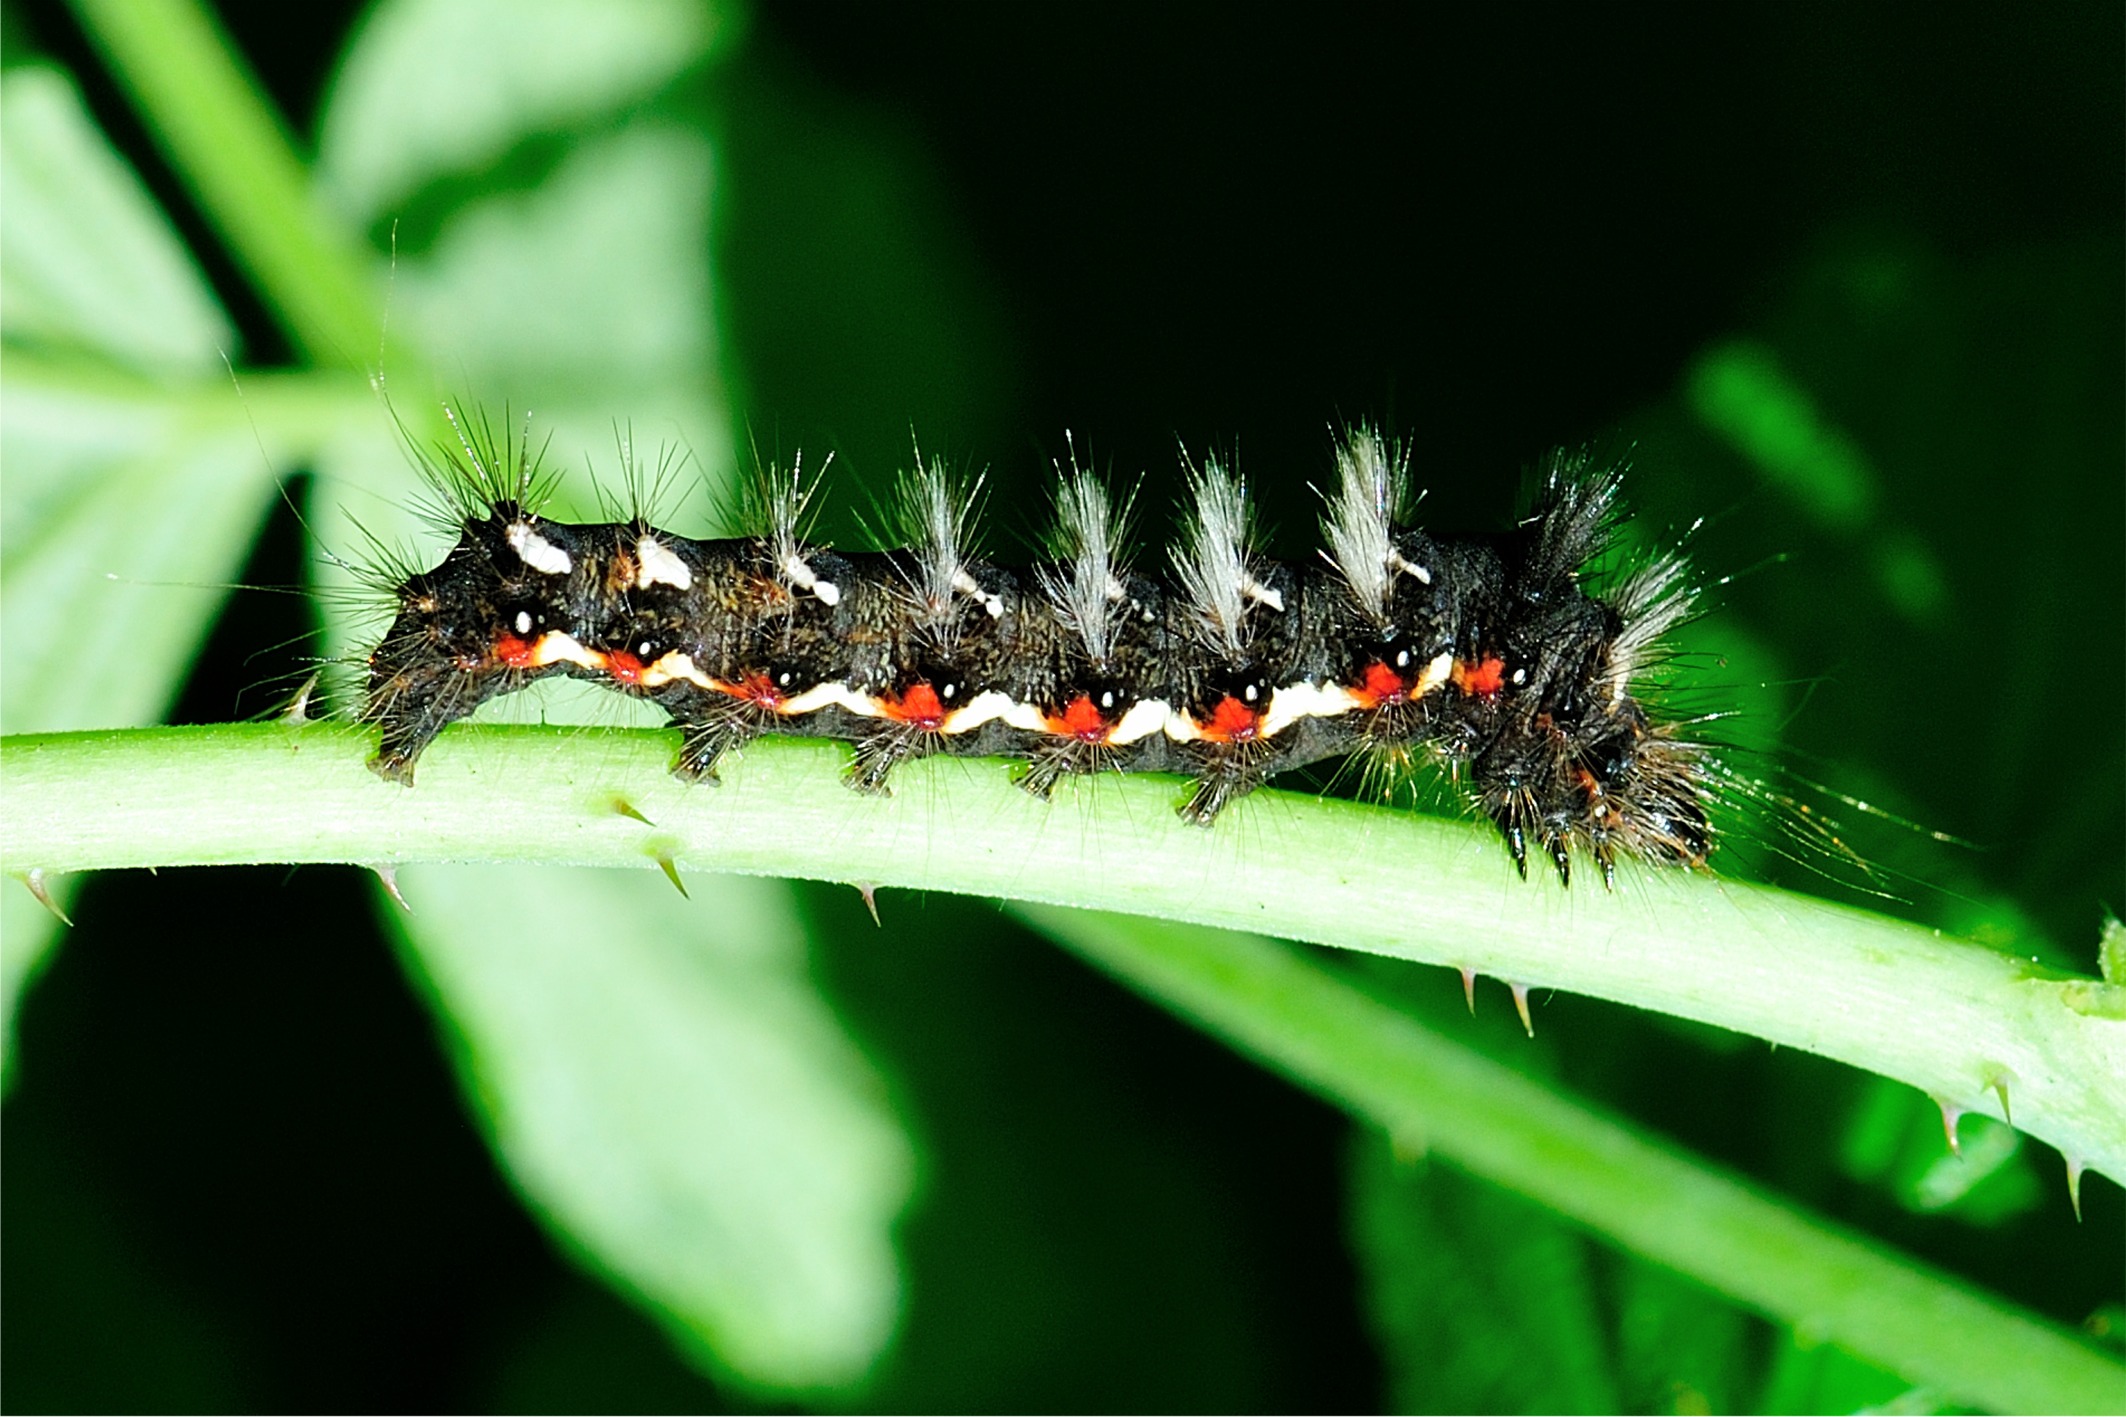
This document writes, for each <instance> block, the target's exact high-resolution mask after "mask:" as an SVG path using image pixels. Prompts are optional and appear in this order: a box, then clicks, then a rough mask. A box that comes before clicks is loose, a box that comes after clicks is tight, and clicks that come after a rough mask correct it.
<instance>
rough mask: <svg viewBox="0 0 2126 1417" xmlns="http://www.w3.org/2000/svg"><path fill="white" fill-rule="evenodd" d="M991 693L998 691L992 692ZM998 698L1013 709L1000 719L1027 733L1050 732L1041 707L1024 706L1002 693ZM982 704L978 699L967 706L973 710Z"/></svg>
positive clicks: (1008, 710) (1005, 712)
mask: <svg viewBox="0 0 2126 1417" xmlns="http://www.w3.org/2000/svg"><path fill="white" fill-rule="evenodd" d="M991 692H996V691H994V690H992V691H991ZM997 696H998V697H999V698H1002V699H1004V701H1005V702H1006V703H1008V704H1010V705H1011V707H1009V708H1007V709H1005V710H1004V712H1003V713H1001V714H999V715H998V717H1000V718H1002V719H1003V720H1004V721H1005V722H1006V723H1008V724H1010V725H1011V726H1012V727H1013V728H1017V729H1021V730H1023V731H1025V732H1027V733H1046V732H1047V731H1048V719H1047V718H1046V717H1044V716H1043V715H1042V713H1041V709H1040V706H1039V705H1037V704H1022V703H1019V702H1017V701H1016V700H1013V699H1011V698H1010V697H1008V696H1007V695H1004V694H1002V693H998V695H997ZM982 697H983V698H986V697H988V695H986V694H985V695H983V696H982ZM981 702H982V699H981V698H977V699H976V700H975V701H974V703H972V704H969V705H967V708H968V709H971V708H973V707H975V705H976V704H979V703H981ZM966 711H967V709H962V710H960V712H962V713H965V712H966ZM945 731H946V732H947V733H956V732H958V731H959V730H958V729H955V728H950V727H948V728H947V729H946V730H945Z"/></svg>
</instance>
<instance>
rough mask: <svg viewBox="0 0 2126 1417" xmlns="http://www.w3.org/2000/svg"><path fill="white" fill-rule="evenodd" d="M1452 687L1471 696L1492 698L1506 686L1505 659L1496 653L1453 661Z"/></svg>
mask: <svg viewBox="0 0 2126 1417" xmlns="http://www.w3.org/2000/svg"><path fill="white" fill-rule="evenodd" d="M1453 679H1454V687H1455V688H1457V689H1460V690H1461V691H1462V692H1463V693H1465V694H1468V695H1470V696H1471V697H1482V698H1486V699H1488V698H1492V697H1495V696H1496V695H1497V694H1498V691H1499V690H1500V689H1503V688H1504V687H1505V686H1506V661H1505V660H1503V659H1500V658H1499V657H1498V656H1497V655H1495V654H1494V655H1491V656H1489V657H1487V658H1485V659H1481V660H1468V659H1458V660H1456V661H1455V662H1454V673H1453Z"/></svg>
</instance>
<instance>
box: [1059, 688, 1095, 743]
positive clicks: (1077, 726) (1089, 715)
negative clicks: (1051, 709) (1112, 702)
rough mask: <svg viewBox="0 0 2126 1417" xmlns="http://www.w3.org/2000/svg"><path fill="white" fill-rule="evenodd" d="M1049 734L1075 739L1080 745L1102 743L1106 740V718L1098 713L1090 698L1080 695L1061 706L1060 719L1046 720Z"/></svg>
mask: <svg viewBox="0 0 2126 1417" xmlns="http://www.w3.org/2000/svg"><path fill="white" fill-rule="evenodd" d="M1048 728H1049V731H1050V732H1051V733H1057V734H1061V735H1062V736H1064V737H1066V738H1075V739H1077V740H1078V741H1079V742H1080V743H1102V742H1105V741H1106V740H1107V733H1108V723H1107V716H1106V715H1105V714H1103V713H1101V712H1100V710H1099V708H1098V706H1097V705H1095V704H1094V703H1093V701H1092V698H1091V697H1090V696H1089V695H1086V694H1080V695H1078V697H1076V698H1075V699H1072V700H1071V701H1070V702H1069V703H1067V704H1065V705H1064V706H1063V716H1062V717H1061V718H1051V719H1049V720H1048Z"/></svg>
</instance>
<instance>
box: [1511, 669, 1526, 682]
mask: <svg viewBox="0 0 2126 1417" xmlns="http://www.w3.org/2000/svg"><path fill="white" fill-rule="evenodd" d="M1513 682H1514V683H1516V684H1525V683H1527V682H1528V671H1527V670H1525V669H1516V670H1514V671H1513Z"/></svg>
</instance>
